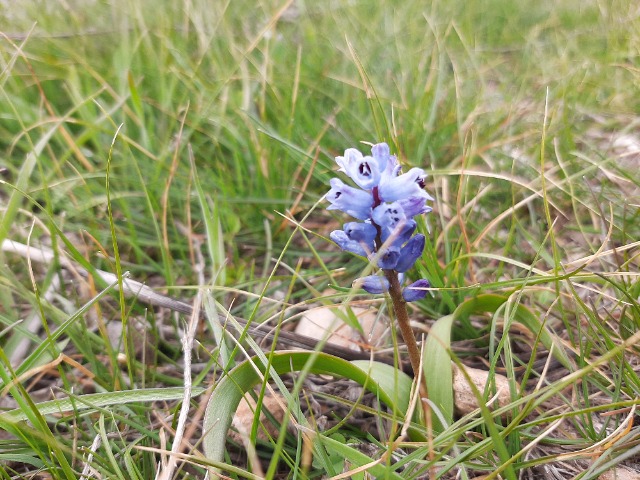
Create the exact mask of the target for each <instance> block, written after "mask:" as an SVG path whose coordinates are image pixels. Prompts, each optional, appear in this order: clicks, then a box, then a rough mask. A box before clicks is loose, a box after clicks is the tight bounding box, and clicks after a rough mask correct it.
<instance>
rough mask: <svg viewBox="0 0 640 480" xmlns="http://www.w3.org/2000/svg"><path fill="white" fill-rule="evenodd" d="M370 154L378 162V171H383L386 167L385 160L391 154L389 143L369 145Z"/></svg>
mask: <svg viewBox="0 0 640 480" xmlns="http://www.w3.org/2000/svg"><path fill="white" fill-rule="evenodd" d="M371 155H373V158H375V159H376V162H378V168H379V169H380V173H382V172H384V171H385V169H386V168H387V162H388V161H389V158H390V157H391V155H390V154H389V145H387V144H386V143H384V142H383V143H378V144H376V145H374V146H373V147H371Z"/></svg>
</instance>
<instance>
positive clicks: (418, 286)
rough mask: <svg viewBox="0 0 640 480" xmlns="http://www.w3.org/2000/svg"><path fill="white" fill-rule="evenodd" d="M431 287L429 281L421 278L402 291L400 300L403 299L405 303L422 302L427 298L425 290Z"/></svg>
mask: <svg viewBox="0 0 640 480" xmlns="http://www.w3.org/2000/svg"><path fill="white" fill-rule="evenodd" d="M430 287H431V284H430V283H429V280H427V279H426V278H421V279H420V280H417V281H415V282H413V283H412V284H411V285H409V286H408V287H406V288H405V289H404V290H403V291H402V298H404V300H405V302H415V301H417V300H422V299H423V298H424V297H426V296H427V290H426V289H428V288H430Z"/></svg>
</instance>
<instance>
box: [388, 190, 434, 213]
mask: <svg viewBox="0 0 640 480" xmlns="http://www.w3.org/2000/svg"><path fill="white" fill-rule="evenodd" d="M422 193H423V195H414V196H412V197H408V198H403V199H402V200H398V201H397V202H396V203H398V204H400V206H402V209H403V210H404V213H405V215H406V216H407V217H409V218H411V217H415V216H416V215H422V214H423V213H429V212H430V211H431V210H433V209H432V208H431V207H429V206H428V205H427V200H429V198H431V197H430V196H429V194H428V193H427V192H425V191H423V192H422Z"/></svg>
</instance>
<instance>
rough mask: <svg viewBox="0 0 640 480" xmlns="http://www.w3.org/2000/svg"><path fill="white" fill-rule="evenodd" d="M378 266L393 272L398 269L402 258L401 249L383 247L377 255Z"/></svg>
mask: <svg viewBox="0 0 640 480" xmlns="http://www.w3.org/2000/svg"><path fill="white" fill-rule="evenodd" d="M375 258H376V259H377V260H376V264H377V266H378V267H379V268H382V269H383V270H393V269H394V268H396V264H397V263H398V259H399V258H400V249H399V248H398V247H394V246H390V247H383V248H381V249H380V250H379V252H378V253H376V255H375Z"/></svg>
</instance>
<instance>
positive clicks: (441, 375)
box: [422, 315, 453, 431]
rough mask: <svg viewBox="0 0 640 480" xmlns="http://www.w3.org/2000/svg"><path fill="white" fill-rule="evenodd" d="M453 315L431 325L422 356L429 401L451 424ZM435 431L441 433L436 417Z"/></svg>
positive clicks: (435, 417) (441, 426) (434, 419)
mask: <svg viewBox="0 0 640 480" xmlns="http://www.w3.org/2000/svg"><path fill="white" fill-rule="evenodd" d="M452 325H453V315H447V316H446V317H442V318H441V319H439V320H438V321H437V322H435V323H434V324H433V326H432V327H431V330H430V331H429V336H428V337H427V343H426V345H425V348H424V354H423V360H422V362H423V367H422V368H423V369H424V375H425V378H426V379H427V391H428V393H429V400H431V401H432V402H433V403H434V404H435V405H436V406H437V407H438V409H439V410H440V412H441V413H442V415H443V417H444V419H445V421H446V422H447V423H449V424H451V423H452V422H453V370H452V367H451V356H450V347H451V327H452ZM433 425H434V428H435V429H436V431H442V430H443V429H444V427H445V426H444V425H440V421H439V420H438V418H437V416H434V417H433Z"/></svg>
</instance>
